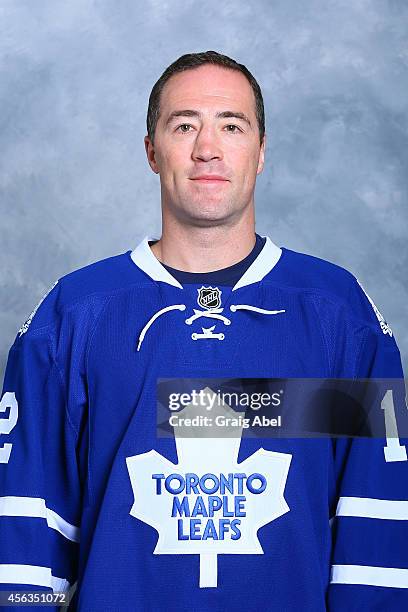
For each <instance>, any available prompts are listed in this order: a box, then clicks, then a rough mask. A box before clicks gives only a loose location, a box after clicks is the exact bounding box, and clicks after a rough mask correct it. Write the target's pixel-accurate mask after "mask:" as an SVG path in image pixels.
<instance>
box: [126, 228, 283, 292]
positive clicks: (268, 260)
mask: <svg viewBox="0 0 408 612" xmlns="http://www.w3.org/2000/svg"><path fill="white" fill-rule="evenodd" d="M262 238H266V241H265V244H264V246H263V248H262V250H261V252H260V253H259V255H258V256H257V258H256V259H255V260H254V261H253V262H252V264H251V265H250V266H249V267H248V269H247V270H246V271H245V272H244V274H243V275H242V276H241V278H240V279H239V280H238V281H237V282H236V283H235V285H234V286H233V288H232V291H235V290H236V289H241V288H242V287H246V286H247V285H252V284H253V283H257V282H259V281H261V280H262V279H263V278H264V277H265V276H266V275H267V274H268V273H269V272H270V271H271V270H272V269H273V268H274V267H275V266H276V264H277V263H278V261H279V259H280V257H281V255H282V249H280V248H279V247H278V246H276V244H274V243H273V242H272V240H271V239H270V238H269V237H268V236H262ZM152 240H158V238H151V237H149V236H146V237H145V238H143V240H142V241H141V242H140V243H139V244H138V246H137V247H136V248H135V249H134V250H133V251H132V252H131V254H130V256H131V258H132V261H133V263H134V264H136V266H137V267H138V268H140V269H141V270H143V272H145V273H146V274H148V275H149V276H150V278H152V279H153V280H155V281H160V282H162V283H167V284H168V285H173V287H177V288H178V289H184V287H183V285H182V284H181V283H179V281H178V280H177V279H176V278H174V276H173V275H172V274H170V272H169V271H168V270H166V268H165V267H164V266H163V265H162V264H161V262H160V261H159V260H158V259H157V257H156V256H155V255H154V253H153V251H152V249H151V248H150V245H149V241H152Z"/></svg>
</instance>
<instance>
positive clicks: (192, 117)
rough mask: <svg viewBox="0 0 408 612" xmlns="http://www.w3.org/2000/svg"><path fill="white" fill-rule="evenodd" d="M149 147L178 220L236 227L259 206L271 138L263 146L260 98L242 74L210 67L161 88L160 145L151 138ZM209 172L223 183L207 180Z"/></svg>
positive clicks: (157, 137) (164, 201)
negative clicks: (259, 181)
mask: <svg viewBox="0 0 408 612" xmlns="http://www.w3.org/2000/svg"><path fill="white" fill-rule="evenodd" d="M180 111H183V112H180ZM185 111H187V112H185ZM221 113H224V116H222V115H220V114H221ZM228 115H229V116H228ZM232 115H238V116H232ZM145 146H146V152H147V156H148V160H149V164H150V166H151V168H152V169H153V171H154V172H156V173H159V174H160V183H161V197H162V206H163V209H167V212H168V213H170V214H172V215H174V216H175V217H177V219H178V220H179V221H181V222H184V223H189V224H194V225H197V226H204V227H205V226H211V225H218V224H220V223H222V222H223V221H224V222H226V223H227V222H228V221H230V222H231V221H232V222H233V220H234V219H237V218H239V217H240V216H241V215H242V213H243V211H244V210H245V209H246V208H247V207H248V206H250V205H251V204H253V193H254V188H255V181H256V176H257V174H259V173H260V172H262V169H263V164H264V150H265V140H264V141H263V143H262V146H260V141H259V130H258V124H257V121H256V115H255V96H254V94H253V91H252V88H251V86H250V84H249V82H248V81H247V79H246V77H245V76H244V75H243V74H242V73H241V72H238V71H232V70H227V69H225V68H222V67H220V66H214V65H210V64H205V65H204V66H200V67H199V68H195V69H192V70H186V71H185V72H181V73H177V74H175V75H174V76H172V77H171V78H170V79H169V81H168V82H167V83H166V85H165V87H164V89H163V91H162V95H161V104H160V117H159V120H158V122H157V127H156V132H155V143H154V146H153V145H152V143H151V141H150V139H149V137H148V136H146V137H145ZM209 175H216V176H218V177H221V178H222V179H223V180H206V179H205V178H202V179H200V177H205V176H207V177H208V176H209Z"/></svg>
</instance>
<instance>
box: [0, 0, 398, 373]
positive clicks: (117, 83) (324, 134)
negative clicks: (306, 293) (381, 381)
mask: <svg viewBox="0 0 408 612" xmlns="http://www.w3.org/2000/svg"><path fill="white" fill-rule="evenodd" d="M407 33H408V3H407V2H405V1H404V0H400V1H397V0H394V1H392V0H389V1H388V2H386V1H383V2H380V1H378V2H376V1H369V0H353V1H352V2H350V1H348V0H347V1H346V0H344V1H340V0H308V1H303V2H302V1H300V0H299V1H296V0H278V1H276V0H274V1H270V0H263V1H257V2H253V3H252V4H249V3H248V2H246V1H244V0H238V1H237V0H235V1H231V0H224V1H223V2H219V1H217V2H214V1H213V0H209V1H206V2H202V1H201V0H200V1H198V0H183V1H176V0H173V1H172V2H170V1H166V0H143V2H141V1H139V2H137V1H135V0H122V1H121V2H117V1H116V0H94V1H90V0H70V1H69V2H63V1H57V0H36V1H33V0H26V1H23V0H1V1H0V62H1V76H0V147H1V155H0V206H1V211H0V223H1V249H0V252H1V259H0V282H1V292H0V332H1V335H0V338H1V342H0V369H2V368H4V365H5V360H6V356H7V351H8V347H9V345H10V344H11V342H12V340H13V339H14V336H15V334H16V331H17V329H18V328H19V327H20V325H21V324H22V322H23V321H24V320H25V319H26V317H27V315H28V314H29V312H30V311H31V310H32V308H33V307H34V305H35V304H36V302H37V301H38V299H39V298H40V297H41V295H42V294H43V293H44V291H45V290H46V289H47V288H48V287H49V286H50V285H51V284H52V283H53V282H54V280H55V279H57V278H58V277H60V276H61V275H63V274H65V273H67V272H69V271H71V270H73V269H75V268H77V267H80V266H83V265H85V264H87V263H89V262H91V261H95V260H97V259H100V258H103V257H106V256H109V255H113V254H115V253H119V252H122V251H125V250H127V249H130V248H133V247H134V246H135V245H136V244H137V243H138V241H139V240H140V239H141V238H142V237H143V236H144V235H146V234H150V235H152V234H154V235H156V234H157V233H158V232H159V230H160V200H159V193H160V192H159V178H158V176H156V175H154V174H153V172H152V171H151V170H150V168H149V166H148V164H147V161H146V159H145V153H144V145H143V136H144V135H145V114H146V108H147V101H148V96H149V94H150V90H151V87H152V86H153V84H154V82H155V81H156V79H157V78H158V77H159V76H160V74H161V73H162V71H163V70H164V68H165V67H166V66H167V65H168V64H169V63H171V62H172V61H173V60H174V59H176V58H177V57H178V56H180V55H182V54H184V53H188V52H193V51H205V50H208V49H214V50H216V51H219V52H222V53H226V54H227V55H230V56H232V57H234V58H235V59H237V60H238V61H240V62H242V63H244V64H246V65H247V66H248V67H249V69H250V70H251V71H252V72H253V73H254V75H255V77H256V78H257V79H258V81H259V83H260V85H261V87H262V89H263V93H264V98H265V107H266V119H267V158H266V166H265V170H264V173H263V174H262V175H261V176H260V177H259V179H258V184H257V191H256V207H257V230H258V232H259V233H262V234H269V235H270V236H271V238H272V240H273V241H274V242H276V243H278V244H280V245H285V246H287V247H289V248H292V249H295V250H299V251H303V252H307V253H311V254H314V255H317V256H319V257H323V258H326V259H329V260H330V261H334V262H336V263H338V264H340V265H342V266H344V267H346V268H348V269H349V270H350V271H352V272H353V273H354V274H356V275H357V276H358V278H359V279H360V281H361V282H362V283H363V285H364V286H365V288H366V290H367V292H368V293H369V294H370V295H371V297H372V298H373V299H374V301H375V302H376V303H377V306H378V307H379V308H380V310H381V311H383V313H384V315H385V316H386V318H387V320H388V322H389V323H390V325H391V326H392V328H393V329H394V332H395V334H396V337H397V340H398V343H399V346H400V348H401V352H402V354H403V357H404V361H405V368H406V371H407V366H408V331H407V321H408V316H407V307H406V305H407V303H408V299H407V298H408V296H407V290H408V283H407V274H406V270H407V265H408V257H407V255H408V247H407V240H406V238H407V227H408V225H407V187H408V178H407V176H408V153H407V151H408V147H407V145H408V35H407Z"/></svg>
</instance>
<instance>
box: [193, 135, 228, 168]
mask: <svg viewBox="0 0 408 612" xmlns="http://www.w3.org/2000/svg"><path fill="white" fill-rule="evenodd" d="M191 156H192V158H193V159H195V160H201V161H210V160H211V159H222V157H223V154H222V149H221V146H220V142H219V139H218V137H217V135H216V133H215V130H213V129H212V128H201V129H200V131H199V132H198V134H197V137H196V139H195V142H194V147H193V151H192V154H191Z"/></svg>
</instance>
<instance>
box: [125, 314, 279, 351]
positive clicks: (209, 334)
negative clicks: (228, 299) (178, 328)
mask: <svg viewBox="0 0 408 612" xmlns="http://www.w3.org/2000/svg"><path fill="white" fill-rule="evenodd" d="M185 309H186V305H185V304H173V305H172V306H166V307H165V308H161V309H160V310H158V311H157V312H156V313H155V314H154V315H153V316H151V317H150V319H149V320H148V322H147V323H146V325H145V326H144V327H143V329H142V331H141V333H140V336H139V342H138V345H137V350H138V351H139V350H140V347H141V345H142V342H143V339H144V337H145V335H146V332H147V330H148V329H149V327H150V326H151V325H152V324H153V323H154V322H155V321H156V319H157V318H158V317H160V316H161V315H162V314H164V313H166V312H170V311H171V310H185ZM193 310H194V314H193V315H191V317H188V318H187V319H185V321H184V322H185V323H186V324H187V325H191V324H192V323H193V322H194V321H196V320H197V319H199V318H200V317H206V318H208V319H218V320H219V321H222V322H223V323H224V325H231V320H230V319H228V318H227V317H226V316H224V315H222V314H221V313H222V311H223V310H224V309H223V308H212V309H211V310H198V309H196V308H193ZM230 310H231V312H236V311H237V310H250V311H252V312H256V313H259V314H265V315H275V314H279V313H281V312H286V311H285V310H266V309H265V308H258V306H251V305H250V304H231V305H230ZM214 328H215V325H213V327H210V328H204V327H203V328H202V330H203V333H202V334H197V333H193V334H191V337H192V339H193V340H199V339H208V338H216V339H218V340H224V334H222V333H220V334H216V333H213V330H214Z"/></svg>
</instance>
